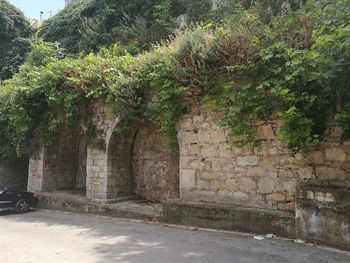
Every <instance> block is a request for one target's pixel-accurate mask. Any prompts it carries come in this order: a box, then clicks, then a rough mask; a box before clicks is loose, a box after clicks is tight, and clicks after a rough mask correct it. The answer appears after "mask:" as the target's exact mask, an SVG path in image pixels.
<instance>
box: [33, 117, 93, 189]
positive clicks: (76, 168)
mask: <svg viewBox="0 0 350 263" xmlns="http://www.w3.org/2000/svg"><path fill="white" fill-rule="evenodd" d="M86 157H87V148H86V137H85V134H84V131H83V129H82V128H81V125H80V123H78V122H77V123H76V124H75V125H72V126H71V127H69V129H64V130H63V131H62V132H61V134H60V135H59V138H58V140H57V142H56V143H55V144H53V145H51V146H49V147H43V148H41V149H40V150H38V153H37V154H35V155H33V156H32V157H31V159H30V164H29V176H28V190H30V191H35V192H52V191H70V192H74V193H79V194H82V195H85V194H86Z"/></svg>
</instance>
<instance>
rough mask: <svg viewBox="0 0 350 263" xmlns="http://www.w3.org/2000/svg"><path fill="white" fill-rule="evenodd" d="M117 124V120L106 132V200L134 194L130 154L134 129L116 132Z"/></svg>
mask: <svg viewBox="0 0 350 263" xmlns="http://www.w3.org/2000/svg"><path fill="white" fill-rule="evenodd" d="M118 125H119V120H117V121H116V122H115V123H114V125H113V128H112V129H111V133H110V134H107V145H106V148H107V170H108V173H107V185H106V188H107V189H106V190H107V200H113V199H118V198H120V197H128V196H132V195H134V178H133V174H132V163H131V154H132V147H133V140H134V135H135V133H136V129H135V128H131V129H130V130H129V131H128V132H126V133H123V134H118V133H117V132H115V131H114V130H115V129H116V128H117V127H118Z"/></svg>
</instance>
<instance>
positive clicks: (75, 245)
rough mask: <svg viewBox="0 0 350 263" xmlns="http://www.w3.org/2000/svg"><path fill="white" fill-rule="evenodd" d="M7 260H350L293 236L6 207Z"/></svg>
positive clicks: (3, 249) (1, 219) (3, 239)
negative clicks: (253, 234) (258, 236)
mask: <svg viewBox="0 0 350 263" xmlns="http://www.w3.org/2000/svg"><path fill="white" fill-rule="evenodd" d="M0 255H1V262H11V263H22V262H23V263H28V262H29V263H31V262H33V263H62V262H73V263H75V262H77V263H80V262H82V263H102V262H103V263H105V262H106V263H111V262H118V263H136V262H137V263H143V262H144V263H173V262H179V263H187V262H191V263H197V262H198V263H229V262H232V263H274V262H278V263H280V262H281V263H299V262H300V263H311V262H312V263H340V262H341V263H349V262H350V256H349V254H346V253H344V252H339V251H336V250H331V249H323V248H319V247H315V246H312V245H305V244H296V243H293V242H290V241H287V240H278V239H265V240H261V241H259V240H255V239H252V238H251V237H249V236H245V235H240V234H236V233H227V232H226V233H225V232H215V231H194V230H190V229H186V228H177V227H171V226H162V225H153V224H145V223H140V222H135V221H127V220H119V219H111V218H104V217H96V216H88V215H78V214H69V213H58V212H49V211H33V212H31V213H28V214H22V215H21V214H14V213H9V212H0Z"/></svg>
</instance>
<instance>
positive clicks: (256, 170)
mask: <svg viewBox="0 0 350 263" xmlns="http://www.w3.org/2000/svg"><path fill="white" fill-rule="evenodd" d="M265 175H266V169H265V168H262V167H249V168H248V172H247V176H251V177H262V176H265Z"/></svg>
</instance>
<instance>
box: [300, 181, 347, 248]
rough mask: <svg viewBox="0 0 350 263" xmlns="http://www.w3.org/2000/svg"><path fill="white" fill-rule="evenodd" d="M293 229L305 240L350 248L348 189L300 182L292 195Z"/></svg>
mask: <svg viewBox="0 0 350 263" xmlns="http://www.w3.org/2000/svg"><path fill="white" fill-rule="evenodd" d="M296 230H297V235H298V237H299V238H301V239H304V240H306V241H312V242H317V243H319V244H323V245H327V246H331V247H336V248H339V249H345V250H347V251H350V190H349V189H346V188H344V187H343V188H342V187H339V186H316V185H303V186H301V187H300V188H299V190H298V193H297V199H296Z"/></svg>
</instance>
